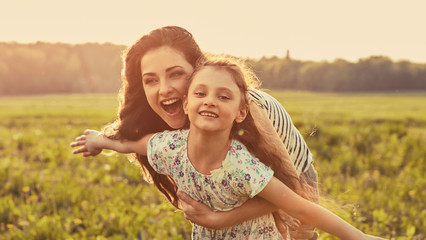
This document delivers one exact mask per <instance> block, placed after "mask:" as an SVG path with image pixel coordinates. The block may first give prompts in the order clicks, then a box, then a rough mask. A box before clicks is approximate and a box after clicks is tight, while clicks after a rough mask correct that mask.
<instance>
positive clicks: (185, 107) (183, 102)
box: [182, 95, 188, 115]
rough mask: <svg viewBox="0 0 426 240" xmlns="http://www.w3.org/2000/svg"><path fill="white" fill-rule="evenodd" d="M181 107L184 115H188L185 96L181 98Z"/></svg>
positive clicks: (186, 97)
mask: <svg viewBox="0 0 426 240" xmlns="http://www.w3.org/2000/svg"><path fill="white" fill-rule="evenodd" d="M182 106H183V111H184V112H185V114H186V115H188V96H187V95H185V96H183V99H182Z"/></svg>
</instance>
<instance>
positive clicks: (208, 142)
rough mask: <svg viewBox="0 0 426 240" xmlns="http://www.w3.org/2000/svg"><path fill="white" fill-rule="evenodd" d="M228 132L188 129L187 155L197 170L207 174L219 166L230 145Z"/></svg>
mask: <svg viewBox="0 0 426 240" xmlns="http://www.w3.org/2000/svg"><path fill="white" fill-rule="evenodd" d="M229 134H230V133H229V132H205V131H198V130H196V129H191V130H190V131H189V136H188V157H189V159H190V161H191V163H192V165H193V166H194V167H195V169H197V171H198V172H200V173H203V174H206V175H208V174H210V171H211V170H214V169H217V168H220V166H221V165H222V162H223V160H224V159H225V158H226V155H227V153H228V150H229V147H230V145H231V139H230V138H229Z"/></svg>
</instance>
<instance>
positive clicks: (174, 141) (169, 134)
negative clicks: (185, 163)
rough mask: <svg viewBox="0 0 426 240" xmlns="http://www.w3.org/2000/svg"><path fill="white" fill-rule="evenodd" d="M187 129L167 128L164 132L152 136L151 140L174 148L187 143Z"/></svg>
mask: <svg viewBox="0 0 426 240" xmlns="http://www.w3.org/2000/svg"><path fill="white" fill-rule="evenodd" d="M188 132H189V130H187V129H180V130H173V131H169V130H166V131H164V132H160V133H156V134H154V135H153V136H152V137H151V140H150V141H151V142H156V143H163V144H166V145H170V146H172V148H175V147H178V146H182V145H185V144H186V142H187V139H188Z"/></svg>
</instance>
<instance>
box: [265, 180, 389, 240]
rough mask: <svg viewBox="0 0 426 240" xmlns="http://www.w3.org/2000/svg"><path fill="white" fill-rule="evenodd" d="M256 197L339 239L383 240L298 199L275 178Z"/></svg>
mask: <svg viewBox="0 0 426 240" xmlns="http://www.w3.org/2000/svg"><path fill="white" fill-rule="evenodd" d="M258 196H260V197H262V198H264V199H265V200H268V201H269V202H271V203H273V204H274V205H276V206H277V207H279V208H280V209H282V210H284V211H285V212H286V213H288V214H290V215H291V216H293V217H295V218H297V219H299V220H300V221H301V222H302V223H305V224H308V225H310V226H314V227H317V228H318V229H321V230H323V231H325V232H328V233H330V234H333V235H335V236H337V237H339V238H340V239H347V240H352V239H353V240H358V239H383V238H379V237H374V236H370V235H367V234H364V233H363V232H361V231H360V230H358V229H357V228H355V227H353V226H352V225H350V224H349V223H347V222H346V221H344V220H343V219H341V218H340V217H338V216H337V215H335V214H333V213H332V212H330V211H329V210H327V209H325V208H323V207H321V206H319V205H317V204H315V203H312V202H310V201H308V200H306V199H304V198H302V197H300V196H299V195H297V194H296V193H295V192H293V191H292V190H291V189H290V188H288V187H287V186H286V185H285V184H284V183H282V182H281V181H279V180H278V179H277V178H275V177H273V178H272V180H271V181H270V182H269V183H268V184H267V185H266V187H265V188H264V189H263V190H262V191H261V192H260V193H259V194H258Z"/></svg>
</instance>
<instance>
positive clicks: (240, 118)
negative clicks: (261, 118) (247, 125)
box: [235, 105, 249, 123]
mask: <svg viewBox="0 0 426 240" xmlns="http://www.w3.org/2000/svg"><path fill="white" fill-rule="evenodd" d="M248 111H249V109H248V106H247V105H244V106H242V107H241V108H240V111H239V112H238V115H237V118H236V119H235V122H236V123H241V122H242V121H244V119H246V117H247V114H248Z"/></svg>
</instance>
